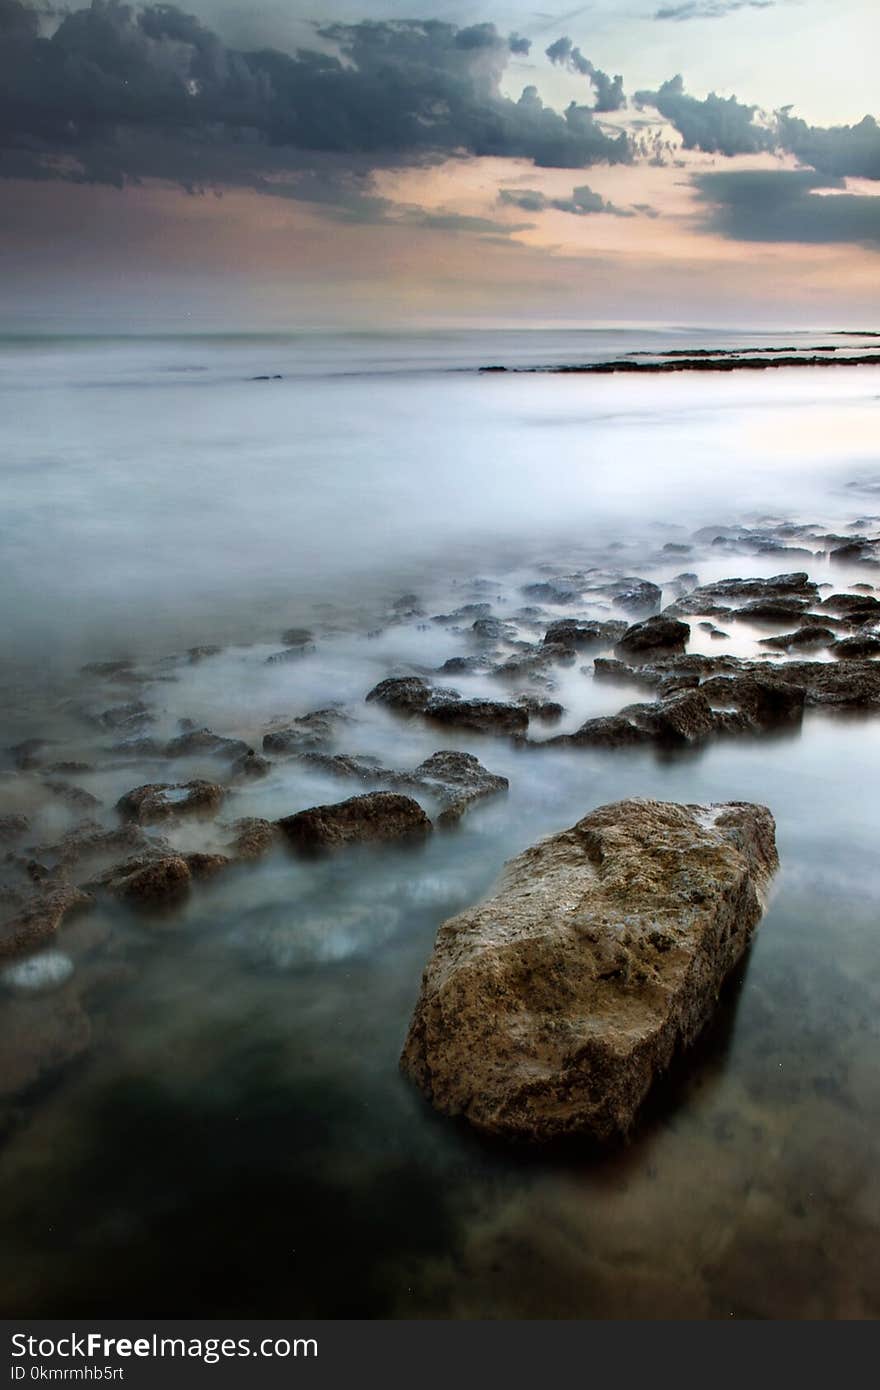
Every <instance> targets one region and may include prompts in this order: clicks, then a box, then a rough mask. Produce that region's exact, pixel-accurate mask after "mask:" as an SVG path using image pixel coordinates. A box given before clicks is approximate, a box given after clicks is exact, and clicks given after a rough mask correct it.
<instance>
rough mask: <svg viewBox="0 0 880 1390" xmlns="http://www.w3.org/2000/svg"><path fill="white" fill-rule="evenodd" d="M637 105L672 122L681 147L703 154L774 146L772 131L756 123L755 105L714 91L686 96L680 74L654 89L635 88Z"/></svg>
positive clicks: (758, 150) (755, 149)
mask: <svg viewBox="0 0 880 1390" xmlns="http://www.w3.org/2000/svg"><path fill="white" fill-rule="evenodd" d="M633 100H634V101H635V103H636V106H638V107H639V108H642V107H645V106H653V107H654V108H655V109H656V110H657V111H659V112H660V115H661V116H663V117H664V118H665V119H666V120H667V121H669V123H670V125H673V126H675V129H676V130H677V131H678V133H679V135H680V136H681V138H682V140H683V141H684V146H685V149H688V150H705V152H706V153H707V154H724V155H737V154H758V153H760V152H761V151H763V150H772V149H775V148H776V144H777V138H776V134H775V131H774V130H772V129H768V128H766V127H764V126H762V125H759V124H758V123H757V122H756V121H755V119H754V117H755V112H756V111H757V109H758V108H757V107H756V106H747V105H746V104H745V103H744V102H741V101H737V99H736V97H719V96H716V95H715V93H714V92H710V93H709V95H708V96H707V97H705V98H703V99H702V100H701V99H700V98H698V97H692V96H688V95H687V93H686V92H685V90H684V81H683V80H682V78H681V77H680V76H677V77H671V78H670V79H669V81H668V82H664V83H663V85H662V86H661V87H660V88H659V90H658V91H656V92H636V94H635V96H634V98H633Z"/></svg>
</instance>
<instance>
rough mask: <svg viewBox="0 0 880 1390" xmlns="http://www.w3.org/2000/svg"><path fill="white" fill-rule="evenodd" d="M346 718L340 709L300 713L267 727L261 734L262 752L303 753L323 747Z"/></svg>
mask: <svg viewBox="0 0 880 1390" xmlns="http://www.w3.org/2000/svg"><path fill="white" fill-rule="evenodd" d="M345 720H346V716H345V714H344V713H343V712H342V710H339V709H335V708H332V707H331V708H328V709H316V710H312V711H311V713H309V714H301V715H299V716H298V718H296V719H292V720H291V721H290V723H289V724H285V725H283V726H282V727H277V728H272V729H269V730H268V732H267V733H265V734H264V735H263V752H264V753H304V752H307V751H309V750H310V749H313V748H324V747H326V745H327V744H328V743H331V742H332V741H333V739H334V738H335V737H336V733H337V730H338V727H339V725H340V724H341V723H344V722H345Z"/></svg>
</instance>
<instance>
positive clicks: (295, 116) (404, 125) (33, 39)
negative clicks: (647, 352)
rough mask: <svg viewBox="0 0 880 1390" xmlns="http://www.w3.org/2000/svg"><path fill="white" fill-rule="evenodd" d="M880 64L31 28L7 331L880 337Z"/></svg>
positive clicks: (603, 14) (868, 59)
mask: <svg viewBox="0 0 880 1390" xmlns="http://www.w3.org/2000/svg"><path fill="white" fill-rule="evenodd" d="M537 3H540V0H537ZM545 3H551V0H545ZM878 52H880V6H878V5H877V4H876V0H614V2H613V3H612V0H594V3H592V4H587V5H580V6H577V5H574V4H569V3H566V0H562V3H561V4H559V5H557V6H555V7H551V8H550V9H548V10H546V11H544V10H537V9H535V8H533V6H532V4H530V3H528V0H499V2H498V3H495V4H469V3H464V2H462V3H459V2H458V0H421V3H416V4H415V7H414V8H412V7H411V6H410V4H407V5H406V6H404V5H401V4H395V3H389V0H385V2H384V3H376V0H372V3H371V0H361V3H359V0H311V2H307V0H302V2H301V0H255V3H250V4H248V5H244V4H241V3H238V0H193V3H192V4H191V5H189V6H187V7H182V8H177V7H175V6H172V5H164V4H163V5H147V6H137V5H132V6H127V5H122V4H119V3H116V2H115V0H91V4H80V3H78V0H71V3H70V4H69V5H61V6H59V5H56V4H54V3H51V0H45V3H39V4H28V3H24V2H23V0H0V330H2V328H3V327H5V328H6V330H7V331H21V330H25V331H27V330H30V329H34V330H39V329H50V330H51V331H63V332H79V331H113V332H115V331H125V332H132V331H144V332H149V331H165V330H166V329H175V330H184V331H218V330H224V331H225V330H233V331H246V330H251V329H266V330H271V331H284V330H288V329H300V328H356V329H369V328H378V329H385V328H387V329H395V328H398V327H402V326H406V327H413V328H423V327H424V328H431V327H453V326H458V325H463V326H486V327H498V326H505V325H511V326H523V327H528V326H541V327H543V326H553V325H557V324H558V325H585V326H590V325H604V324H608V323H622V324H643V323H644V324H650V323H676V324H708V325H716V326H722V327H744V326H750V325H754V326H755V327H774V328H775V327H779V328H784V327H788V326H791V327H811V328H812V327H816V328H824V327H828V328H834V327H841V326H843V327H865V328H870V327H877V326H878V319H880V273H878V272H880V126H878V124H877V119H876V117H877V116H878V115H880V110H878V107H880V100H878V91H877V78H876V69H877V56H876V55H877V53H878Z"/></svg>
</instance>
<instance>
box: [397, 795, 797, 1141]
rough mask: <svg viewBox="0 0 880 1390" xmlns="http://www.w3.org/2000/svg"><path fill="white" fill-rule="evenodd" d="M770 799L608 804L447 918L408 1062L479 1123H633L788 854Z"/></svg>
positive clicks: (557, 1130)
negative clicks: (765, 803)
mask: <svg viewBox="0 0 880 1390" xmlns="http://www.w3.org/2000/svg"><path fill="white" fill-rule="evenodd" d="M777 862H778V861H777V855H776V847H775V828H774V823H773V818H772V816H771V815H770V812H769V811H768V810H767V809H766V808H765V807H761V806H755V805H749V804H745V803H738V802H731V803H727V804H720V805H710V806H680V805H675V804H673V803H668V802H656V801H625V802H618V803H616V804H613V805H610V806H604V807H601V808H599V810H597V811H594V812H592V813H591V814H590V815H588V816H586V817H584V819H583V820H581V821H579V822H578V824H577V825H575V826H573V827H572V828H571V829H570V830H567V831H563V832H562V833H561V834H558V835H554V836H551V837H550V838H549V839H546V840H543V841H541V842H539V843H538V844H537V845H535V846H533V847H532V848H531V849H528V850H526V851H525V853H524V854H521V855H520V856H519V857H518V858H517V859H515V860H513V861H512V862H511V863H510V864H509V865H508V866H507V869H506V870H505V873H504V876H503V878H502V880H501V883H500V884H499V887H498V891H497V892H496V893H495V894H494V895H493V896H492V897H491V898H489V899H488V901H486V902H484V903H482V904H480V905H479V906H477V907H474V908H471V909H469V910H468V911H466V912H463V913H461V914H459V916H457V917H453V918H452V919H451V920H450V921H448V922H446V923H444V925H443V926H442V927H441V928H440V930H439V932H438V934H437V939H436V942H435V945H434V951H433V954H432V956H431V959H430V961H429V962H428V965H427V968H426V970H425V974H424V977H423V981H422V989H421V994H420V996H419V999H418V1002H417V1004H416V1007H415V1012H414V1014H413V1018H412V1022H411V1024H410V1029H409V1034H408V1036H407V1040H406V1044H405V1046H404V1050H403V1055H402V1058H401V1066H402V1069H403V1071H404V1072H405V1074H406V1075H408V1076H409V1077H410V1078H411V1079H412V1080H413V1081H414V1082H415V1083H416V1085H418V1086H419V1088H420V1089H421V1090H422V1091H423V1093H424V1094H425V1096H426V1097H427V1099H428V1100H429V1101H430V1102H431V1103H432V1104H433V1105H434V1106H435V1107H436V1108H437V1109H438V1110H441V1111H443V1112H444V1113H446V1114H449V1115H460V1116H462V1117H463V1118H464V1119H466V1120H468V1121H469V1122H470V1123H471V1124H472V1125H474V1126H475V1127H476V1128H477V1129H480V1130H482V1131H485V1132H487V1133H489V1134H494V1135H500V1136H503V1137H505V1138H510V1139H519V1140H529V1141H546V1140H549V1139H555V1138H559V1137H561V1136H566V1135H571V1134H587V1135H590V1136H591V1137H593V1138H595V1139H598V1140H607V1139H609V1138H611V1137H612V1136H613V1135H615V1134H621V1133H626V1132H627V1131H628V1130H629V1129H630V1128H631V1126H632V1124H633V1122H634V1119H635V1117H636V1114H637V1112H638V1109H639V1107H640V1105H641V1104H642V1101H643V1100H644V1098H645V1096H646V1095H647V1093H648V1091H649V1089H650V1087H651V1084H652V1082H653V1081H654V1079H655V1078H656V1077H657V1076H658V1075H659V1074H660V1073H662V1072H663V1071H665V1069H666V1068H667V1067H668V1066H669V1063H670V1062H671V1060H672V1058H673V1055H674V1054H675V1053H676V1051H677V1050H678V1049H680V1048H683V1047H687V1046H688V1045H689V1044H691V1043H692V1042H693V1041H694V1040H695V1038H696V1037H697V1036H698V1035H699V1033H700V1031H701V1030H702V1029H703V1027H704V1026H705V1025H706V1023H707V1022H708V1020H709V1019H710V1018H711V1016H712V1013H713V1010H714V1009H715V1006H716V1002H717V998H718V993H719V990H720V988H721V985H722V983H723V982H724V979H725V977H726V976H727V975H728V974H729V973H730V971H731V970H732V969H733V967H734V966H735V965H736V963H737V962H738V961H739V960H740V958H741V957H742V955H743V953H744V952H745V950H746V949H747V947H748V944H749V941H750V939H751V936H752V933H753V932H754V930H755V927H756V926H757V924H758V922H759V920H760V918H761V915H762V912H763V906H764V899H765V893H766V890H767V886H768V883H769V881H770V878H771V877H772V875H773V873H774V871H775V869H776V867H777Z"/></svg>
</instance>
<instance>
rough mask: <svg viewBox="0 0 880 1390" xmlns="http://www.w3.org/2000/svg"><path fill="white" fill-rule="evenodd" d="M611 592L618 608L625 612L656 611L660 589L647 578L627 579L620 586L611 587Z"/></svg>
mask: <svg viewBox="0 0 880 1390" xmlns="http://www.w3.org/2000/svg"><path fill="white" fill-rule="evenodd" d="M609 592H610V593H611V596H612V598H613V599H614V602H615V603H616V604H617V606H618V608H623V609H625V610H626V612H627V613H656V612H658V611H659V608H660V600H661V598H662V596H663V595H662V591H661V590H660V588H659V586H658V585H657V584H652V583H651V581H650V580H649V579H634V580H627V581H625V582H624V584H623V585H622V586H615V587H612V588H611V589H610V590H609Z"/></svg>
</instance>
